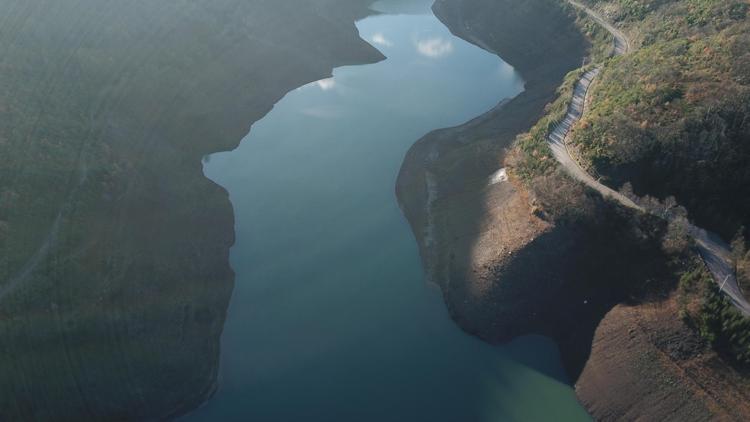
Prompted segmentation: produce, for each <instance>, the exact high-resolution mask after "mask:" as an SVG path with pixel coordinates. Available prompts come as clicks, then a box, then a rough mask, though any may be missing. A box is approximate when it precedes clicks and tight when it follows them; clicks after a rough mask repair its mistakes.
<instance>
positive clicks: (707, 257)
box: [547, 0, 750, 316]
mask: <svg viewBox="0 0 750 422" xmlns="http://www.w3.org/2000/svg"><path fill="white" fill-rule="evenodd" d="M568 2H569V3H570V4H571V5H573V6H574V7H577V8H579V9H581V10H583V11H585V12H586V14H588V15H589V16H590V17H591V18H592V19H593V20H595V21H596V22H597V23H599V24H600V25H601V26H602V27H604V28H605V29H606V30H607V31H609V32H610V33H611V34H612V36H613V37H614V47H613V52H612V54H613V55H614V56H620V55H623V54H626V53H627V52H629V51H630V50H631V44H630V40H628V38H627V36H625V34H624V33H622V31H620V30H619V29H617V28H615V27H614V26H612V25H611V24H610V23H609V22H607V20H606V19H604V18H603V17H602V16H601V15H599V14H598V13H597V12H595V11H593V10H591V9H590V8H588V7H586V6H585V5H583V4H581V3H579V2H577V1H575V0H568ZM600 71H601V67H595V68H593V69H591V70H588V71H586V72H585V73H584V74H583V76H581V79H579V80H578V82H577V83H576V86H575V88H574V90H573V100H572V101H571V103H570V104H569V105H568V111H567V113H566V114H565V118H564V119H563V120H562V121H561V122H560V123H558V125H557V126H556V127H555V128H554V129H553V130H552V133H550V135H549V136H548V137H547V143H548V144H549V147H550V149H551V150H552V154H553V155H554V157H555V159H556V160H557V161H558V162H559V163H560V165H562V166H563V168H564V169H565V170H566V171H567V172H568V174H570V175H571V176H572V177H573V178H575V179H576V180H579V181H580V182H583V183H584V184H586V185H587V186H589V187H590V188H592V189H594V190H596V191H598V192H599V193H601V194H602V195H603V196H605V197H608V198H612V199H614V200H616V201H617V202H619V203H620V204H622V205H624V206H626V207H628V208H632V209H636V210H639V211H642V212H646V210H645V209H644V208H643V207H641V206H640V205H638V204H636V203H635V202H634V201H633V200H631V199H630V198H628V197H626V196H625V195H622V194H621V193H619V192H617V191H615V190H613V189H611V188H609V187H607V186H605V185H603V184H601V183H599V181H597V180H596V179H594V178H593V177H592V176H591V175H590V174H588V172H586V170H585V169H584V168H583V167H581V165H580V164H579V163H578V161H576V159H575V158H573V156H572V154H571V153H570V151H569V149H568V144H567V138H568V135H569V134H570V129H571V128H572V127H573V125H574V124H575V123H576V122H577V121H578V120H580V118H581V116H583V113H584V112H585V106H586V97H587V95H588V91H589V87H590V86H591V83H592V82H593V81H594V79H596V77H597V76H598V75H599V72H600ZM688 232H689V233H690V236H691V237H692V238H693V240H694V241H695V247H696V249H697V251H698V254H699V255H700V257H701V258H702V259H703V262H705V264H706V267H707V268H708V270H709V271H710V272H711V275H712V276H713V278H714V281H716V283H717V284H718V285H719V288H720V289H721V291H723V292H724V293H725V294H726V295H727V296H728V297H729V300H730V301H731V302H732V304H734V306H735V307H736V308H737V309H738V310H739V311H740V312H742V313H743V314H744V315H745V316H750V303H749V302H748V301H747V299H745V297H744V295H743V294H742V292H741V291H740V288H739V285H738V284H737V277H736V276H735V271H734V264H733V263H732V259H731V250H730V247H729V245H728V244H727V243H726V242H725V241H724V240H722V239H721V237H719V236H718V235H717V234H715V233H712V232H709V231H707V230H704V229H701V228H699V227H696V226H694V225H692V224H690V225H689V227H688Z"/></svg>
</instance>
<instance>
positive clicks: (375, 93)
mask: <svg viewBox="0 0 750 422" xmlns="http://www.w3.org/2000/svg"><path fill="white" fill-rule="evenodd" d="M430 4H431V2H430V1H429V0H409V1H400V2H398V1H384V2H379V3H377V4H375V5H374V6H373V7H374V9H375V10H378V11H379V12H382V13H383V14H380V15H377V16H372V17H369V18H366V19H364V20H362V21H360V22H358V23H357V27H358V28H359V31H360V35H361V36H362V38H364V39H365V40H367V41H368V42H370V43H371V44H372V45H373V46H375V47H376V48H378V49H379V50H380V51H381V52H383V54H384V55H385V56H387V60H384V61H382V62H380V63H376V64H372V65H362V66H349V67H342V68H338V69H336V70H335V71H334V74H333V77H332V78H330V79H326V80H321V81H318V82H315V83H312V84H309V85H306V86H303V87H300V88H298V89H296V90H294V91H291V92H289V93H288V94H287V95H286V96H285V97H284V99H283V100H281V101H280V102H279V103H278V104H276V106H275V107H274V109H273V110H272V111H271V112H270V113H269V114H268V115H267V116H266V117H264V118H263V119H262V120H260V121H258V122H257V123H256V124H255V125H254V126H253V127H252V130H251V132H250V134H249V135H248V136H247V138H246V139H244V140H243V142H242V144H241V146H240V147H239V148H237V149H236V150H234V151H232V152H227V153H219V154H214V155H212V156H210V157H208V159H207V160H206V162H205V163H204V173H205V174H206V176H207V177H209V178H210V179H212V180H214V181H215V182H216V183H218V184H220V185H221V186H223V187H225V188H226V189H227V190H228V191H229V193H230V198H231V201H232V204H233V206H234V210H235V216H236V223H235V231H236V244H235V246H234V247H233V249H232V253H231V264H232V267H233V269H234V270H235V272H236V282H235V289H234V292H233V297H232V302H231V305H230V309H229V314H228V318H227V323H226V325H225V329H224V334H223V338H222V358H221V359H222V361H221V362H222V363H221V375H220V387H219V391H218V392H217V394H216V396H215V397H214V398H213V399H211V400H210V401H209V402H208V403H207V404H206V405H205V406H204V407H203V408H201V409H199V410H198V411H196V412H195V413H193V414H191V415H189V416H188V417H186V418H185V419H188V420H198V421H204V420H205V421H218V420H222V421H225V420H249V421H498V420H586V419H587V415H586V413H585V412H584V411H583V409H582V408H581V407H580V405H579V404H578V403H577V402H576V400H575V395H574V393H573V390H572V389H571V388H570V387H569V386H568V385H567V384H566V383H565V382H564V379H565V376H564V372H563V369H562V367H561V364H560V362H559V357H558V354H557V349H556V347H555V345H554V344H553V343H552V342H550V341H549V340H546V339H544V338H540V337H526V338H522V339H518V340H516V341H514V342H513V343H511V344H509V345H507V346H504V347H494V346H491V345H488V344H485V343H483V342H481V341H479V340H478V339H476V338H474V337H471V336H469V335H467V334H465V333H464V332H462V331H461V330H460V329H459V328H458V326H456V325H455V324H454V323H453V321H451V319H450V317H449V315H448V312H447V310H446V307H445V305H444V303H443V300H442V298H441V295H440V292H439V290H438V289H437V288H435V287H433V286H431V285H430V284H429V283H426V282H425V280H424V274H423V271H422V268H421V265H420V260H419V255H418V251H417V247H416V244H415V241H414V239H413V237H412V234H411V231H410V229H409V227H408V224H407V223H406V221H405V219H404V217H403V216H402V214H401V212H400V210H399V208H398V204H397V201H396V198H395V194H394V185H395V181H396V176H397V174H398V171H399V167H400V165H401V161H402V159H403V157H404V154H405V153H406V151H407V150H408V148H409V147H410V146H411V145H412V144H413V143H414V142H415V141H416V140H417V139H419V138H420V137H421V136H423V135H424V134H425V133H427V132H429V131H431V130H433V129H437V128H441V127H446V126H452V125H458V124H461V123H463V122H465V121H467V120H469V119H471V118H473V117H476V116H478V115H480V114H482V113H484V112H485V111H487V110H489V109H490V108H492V107H493V106H494V105H496V104H497V103H498V101H500V100H503V99H507V98H510V97H513V96H515V95H517V94H518V93H519V92H521V90H522V89H523V81H522V79H521V77H520V75H518V74H517V73H516V72H515V71H514V70H513V68H512V67H510V66H509V65H508V64H506V63H504V62H502V61H501V60H500V59H499V58H498V57H497V56H495V55H492V54H490V53H488V52H486V51H484V50H481V49H479V48H477V47H476V46H473V45H471V44H469V43H466V42H465V41H463V40H461V39H459V38H457V37H454V36H453V35H452V34H451V33H450V32H449V31H448V29H447V28H446V27H445V26H443V24H442V23H440V21H439V20H438V19H437V18H435V16H434V15H433V14H432V12H431V10H430Z"/></svg>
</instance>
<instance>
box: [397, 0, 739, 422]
mask: <svg viewBox="0 0 750 422" xmlns="http://www.w3.org/2000/svg"><path fill="white" fill-rule="evenodd" d="M477 3H478V2H476V1H468V0H459V1H455V2H447V1H438V2H437V3H436V5H435V7H434V9H435V11H436V14H437V15H438V16H439V17H440V18H441V19H442V20H443V21H444V22H445V23H446V24H447V25H448V27H449V28H451V29H452V30H453V31H454V32H455V33H456V34H457V35H459V36H461V37H462V38H464V39H467V40H469V41H471V42H474V43H475V44H477V45H479V46H481V47H483V48H485V49H487V50H489V51H493V52H496V53H498V54H499V55H500V56H501V57H503V59H504V60H506V61H507V62H508V63H510V64H511V65H512V66H514V67H515V68H516V69H517V70H518V71H519V72H520V73H521V75H522V76H523V77H524V78H525V80H526V91H525V92H524V93H522V94H521V95H519V96H518V97H516V98H515V99H513V100H511V101H508V102H506V103H504V104H501V105H499V106H498V107H497V108H496V109H495V110H492V111H490V112H489V113H487V114H485V115H483V116H480V117H478V118H477V119H475V120H473V121H471V122H468V123H466V124H465V125H462V126H459V127H455V128H449V129H444V130H438V131H435V132H433V133H430V134H428V135H427V136H425V137H424V138H423V139H421V140H419V141H418V142H417V143H416V144H415V145H414V146H413V148H412V149H411V150H410V151H409V153H408V154H407V156H406V158H405V160H404V164H403V167H402V169H401V173H400V175H399V179H398V182H397V187H396V192H397V195H398V198H399V202H400V204H401V207H402V210H403V212H404V214H405V215H406V217H407V219H408V220H409V222H410V224H411V227H412V230H413V232H414V235H415V238H416V240H417V242H418V245H419V249H420V253H421V257H422V261H423V265H424V267H425V270H426V274H427V276H428V278H429V281H431V282H434V283H436V284H437V285H438V286H439V287H440V288H441V289H442V291H443V295H444V299H445V302H446V304H447V306H448V308H449V310H450V313H451V316H452V317H453V319H454V320H455V321H456V322H457V323H458V324H459V325H460V326H461V327H462V328H463V329H464V330H465V331H467V332H469V333H471V334H474V335H476V336H478V337H480V338H482V339H484V340H486V341H488V342H491V343H496V344H498V343H504V342H507V341H510V340H511V339H513V338H515V337H517V336H520V335H524V334H530V333H534V334H542V335H546V336H548V337H551V338H552V339H553V340H555V341H556V342H557V344H558V346H559V349H560V352H561V357H562V360H563V364H564V366H565V368H566V370H567V373H568V375H569V378H570V382H571V384H573V385H574V386H575V389H576V393H577V396H578V399H579V401H580V402H581V403H582V404H583V405H584V406H585V408H586V409H587V410H588V411H589V412H590V414H591V415H592V417H594V418H595V419H597V420H708V419H715V418H718V419H720V420H743V419H747V416H748V415H750V409H749V408H748V406H747V402H748V401H747V397H748V395H749V393H750V390H748V383H747V382H746V381H745V379H744V378H743V371H742V370H741V369H738V368H737V367H735V366H734V365H733V364H732V363H731V362H730V361H729V360H727V359H724V358H723V357H721V356H719V355H717V354H716V353H715V352H713V351H712V350H711V349H710V347H708V345H707V344H706V343H705V342H704V340H703V339H702V338H701V337H700V336H699V335H698V334H697V333H696V330H695V329H694V327H693V326H691V325H690V323H689V322H686V320H684V319H682V318H681V317H680V316H679V314H680V313H679V312H678V309H677V305H676V298H675V296H676V293H675V292H676V286H677V281H676V277H675V275H674V271H673V269H671V267H670V264H669V257H667V256H666V254H665V252H663V250H662V248H661V244H660V242H659V241H658V240H655V239H660V238H661V235H662V234H663V233H664V231H665V230H666V227H665V224H664V223H663V222H661V221H659V220H657V219H656V218H653V217H649V216H646V215H638V214H635V213H634V212H633V211H629V210H625V209H623V208H621V207H620V206H618V205H617V204H615V203H611V202H609V201H607V200H605V199H603V198H602V197H600V196H599V195H598V194H595V193H592V192H589V191H587V190H586V189H585V188H584V187H582V186H580V185H578V184H577V183H575V182H573V181H571V180H570V179H569V178H567V177H566V176H565V175H564V174H561V173H555V174H553V175H552V176H548V180H542V181H541V183H540V186H535V189H534V192H535V193H534V194H532V193H531V192H530V191H529V190H528V189H527V188H526V187H525V185H524V183H522V182H521V181H520V180H516V179H515V178H514V175H513V173H512V172H509V174H510V178H509V180H507V181H501V182H498V183H491V182H490V179H491V178H492V175H493V174H495V173H496V172H497V171H498V170H500V169H501V168H505V167H506V166H508V167H512V165H513V162H514V157H513V155H512V154H511V153H510V152H509V148H510V146H511V145H512V143H513V140H514V139H515V137H516V135H518V134H519V133H522V132H525V131H527V130H528V129H529V128H530V127H531V126H532V125H533V124H534V123H536V121H537V120H538V119H539V117H540V116H541V115H542V114H543V113H544V111H545V106H546V105H547V104H548V103H550V102H551V101H552V100H554V99H555V89H556V88H557V87H558V86H559V85H560V84H561V82H562V80H563V78H564V76H565V74H566V73H567V72H569V71H571V70H573V69H575V68H576V67H578V66H580V63H581V57H582V56H584V55H587V54H590V53H592V47H591V46H590V44H589V43H588V42H587V41H586V39H585V38H584V37H583V36H582V35H581V34H580V32H579V31H578V30H577V29H576V26H575V25H574V19H575V17H574V16H573V12H572V11H571V9H570V8H567V7H565V6H562V3H561V2H558V1H556V0H532V1H524V2H518V1H513V0H502V1H490V0H487V1H482V2H479V3H481V4H479V5H478V4H477ZM544 46H554V47H547V48H545V47H544ZM540 195H543V196H545V197H546V198H545V199H549V198H554V199H555V200H556V201H558V202H565V201H569V202H574V203H573V204H572V205H573V206H569V207H567V208H569V209H576V210H578V212H577V213H574V214H570V213H568V214H565V215H562V216H556V217H555V218H553V217H551V216H550V215H549V213H548V210H544V211H543V210H542V209H541V208H540V207H538V206H537V204H538V203H539V202H549V201H546V200H545V201H540V198H539V196H540ZM568 205H571V204H568Z"/></svg>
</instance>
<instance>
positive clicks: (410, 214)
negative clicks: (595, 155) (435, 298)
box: [396, 0, 590, 287]
mask: <svg viewBox="0 0 750 422" xmlns="http://www.w3.org/2000/svg"><path fill="white" fill-rule="evenodd" d="M543 3H544V1H541V2H540V1H537V2H535V6H534V7H537V9H534V10H524V11H518V7H517V4H515V3H514V2H512V1H507V0H506V1H505V2H499V3H493V6H494V8H493V7H490V6H489V5H480V6H475V9H479V10H482V11H483V10H484V9H489V11H490V13H488V15H490V16H491V15H492V13H498V14H499V13H503V12H505V11H507V10H512V11H514V12H517V13H519V15H518V16H514V17H509V16H508V15H507V14H506V15H504V17H503V18H498V19H497V22H494V21H493V22H482V21H481V20H476V18H479V19H482V17H481V16H478V17H471V16H467V14H466V13H465V11H464V10H463V8H464V7H465V2H462V1H460V0H459V1H454V2H448V1H445V0H437V1H436V2H435V4H434V6H433V11H434V13H435V16H437V17H438V19H440V20H441V22H443V24H444V25H446V26H447V27H448V28H449V30H450V31H451V32H452V33H453V34H454V35H456V36H457V37H460V38H462V39H464V40H466V41H467V42H470V43H472V44H475V45H477V46H478V47H480V48H482V49H484V50H486V51H489V52H491V53H493V54H496V55H498V56H500V57H501V59H502V60H504V61H506V62H507V63H509V64H510V65H511V66H513V68H514V69H516V71H518V72H519V73H520V75H521V77H522V78H523V80H524V82H525V84H524V91H522V92H521V93H520V94H518V95H517V96H515V97H513V98H509V99H504V100H502V101H500V102H499V103H498V105H497V106H495V107H494V108H493V109H491V110H489V111H488V112H486V113H484V114H482V115H480V116H477V117H475V118H473V119H471V120H469V121H468V122H466V123H464V124H462V125H459V126H454V127H450V128H444V129H438V130H435V131H432V132H430V133H428V134H427V135H425V136H424V137H422V138H421V139H419V140H418V141H417V142H416V143H415V144H414V145H413V146H412V148H411V149H410V150H409V152H408V153H407V154H406V156H405V158H404V161H403V164H402V167H401V169H400V172H399V176H398V180H397V183H396V196H397V198H398V201H399V205H400V207H401V209H402V211H403V213H404V215H405V216H406V218H407V220H408V221H409V223H410V226H411V228H412V232H413V234H414V236H415V237H416V240H417V244H418V245H419V250H420V255H421V256H422V260H423V266H424V268H425V272H426V274H427V275H428V278H429V279H430V281H432V282H435V283H436V284H438V285H439V286H442V287H445V285H446V284H447V282H446V278H447V274H446V273H445V271H446V268H445V265H444V262H441V261H445V260H446V257H447V256H448V255H450V253H447V254H446V253H444V252H443V251H439V250H436V249H439V247H433V246H434V241H435V240H436V239H434V237H433V236H434V234H435V230H436V227H435V225H436V223H435V222H434V221H433V217H432V215H431V212H430V210H431V208H432V207H431V206H430V207H428V206H425V205H426V204H432V203H434V202H435V200H436V199H437V198H436V197H437V196H440V197H449V196H455V195H461V194H463V193H464V192H462V191H463V190H464V186H456V185H455V183H456V182H455V181H456V180H464V181H466V180H468V181H471V182H472V183H473V182H475V181H479V180H484V179H486V178H488V177H489V176H490V175H491V174H493V173H495V172H496V171H497V170H499V169H500V168H502V167H504V166H503V165H502V162H503V161H504V159H505V156H506V152H507V151H506V149H507V148H509V147H510V146H511V145H512V143H513V141H514V140H515V137H516V136H517V135H519V134H521V133H524V132H526V131H527V130H528V129H529V128H531V127H532V126H533V125H534V124H535V123H536V122H537V121H538V120H539V119H540V118H541V117H542V116H543V115H544V111H545V110H544V107H545V105H546V104H548V103H550V102H551V101H552V100H553V99H554V97H555V92H556V90H557V88H558V86H559V85H560V84H561V83H562V81H563V78H564V77H565V75H566V74H567V73H568V72H569V71H571V70H573V69H575V68H576V67H577V66H578V63H579V59H578V58H572V57H571V56H572V55H571V54H568V53H567V52H565V53H562V54H561V53H560V51H559V50H563V51H564V50H566V49H556V48H551V47H549V46H554V45H555V44H554V42H553V41H557V39H554V38H553V37H552V36H551V35H552V34H550V33H549V32H546V33H544V34H543V35H542V36H540V37H539V38H541V40H544V41H546V45H548V47H547V48H544V47H542V48H539V47H538V45H539V42H540V40H539V39H534V40H533V41H525V40H523V39H524V38H526V37H525V36H528V35H530V34H535V33H538V31H537V29H538V28H539V26H540V25H544V23H542V22H540V20H543V19H542V18H544V17H546V18H547V20H549V19H554V20H555V21H553V22H552V24H554V26H553V27H554V28H560V27H561V26H562V28H563V29H565V30H567V31H569V33H568V34H567V35H566V36H563V37H561V38H563V39H566V41H567V43H566V45H567V46H569V47H572V48H571V50H572V51H578V52H579V53H581V55H582V56H583V55H584V54H586V53H585V52H586V50H588V48H590V46H589V43H588V41H587V40H585V38H583V36H582V35H580V33H579V32H578V30H577V29H576V28H575V27H574V26H573V25H572V19H570V20H568V21H567V22H566V21H565V20H561V19H559V18H561V17H563V16H565V17H568V18H569V16H568V15H567V14H566V13H565V12H564V11H563V10H562V9H561V8H559V7H558V9H559V10H557V11H554V12H557V13H554V12H553V13H549V9H548V11H547V12H542V11H541V10H540V8H541V7H542V6H545V5H544V4H543ZM488 4H489V3H488ZM550 4H558V3H548V4H547V6H549V5H550ZM558 6H559V4H558ZM532 9H533V7H532ZM473 12H474V13H476V10H474V11H473ZM540 15H541V16H540ZM550 15H551V16H550ZM496 17H497V16H496ZM472 19H474V21H472V22H471V23H469V21H470V20H472ZM546 23H550V22H546ZM483 24H484V25H488V26H490V29H489V30H486V31H483V30H482V29H481V27H482V25H483ZM506 24H507V25H506ZM561 24H562V25H561ZM467 28H471V29H467ZM519 29H520V30H521V31H520V32H519V31H518V30H519ZM475 31H476V32H475ZM552 32H553V33H554V31H552ZM545 36H546V38H545ZM524 41H525V42H527V43H528V44H530V46H529V48H531V46H532V45H533V46H536V47H537V48H536V51H535V53H533V54H529V53H528V51H524V50H525V48H524V47H519V44H522V43H523V42H524ZM493 42H494V43H495V44H494V45H492V43H493ZM550 49H552V50H556V51H557V53H556V54H553V55H552V56H550V55H549V54H548V53H549V50H550ZM542 57H544V60H542ZM472 148H479V149H482V150H483V151H484V152H485V153H486V154H485V156H484V157H481V158H480V159H479V160H481V162H479V163H476V162H474V163H471V164H470V165H471V167H468V166H469V165H466V166H464V167H465V168H464V169H459V171H457V172H455V173H454V174H452V175H451V176H450V178H452V179H453V181H450V180H445V179H443V181H442V183H441V181H440V180H439V177H438V176H437V175H436V174H434V173H433V172H432V171H431V169H430V168H431V167H439V166H440V164H441V163H440V159H441V158H442V157H445V156H448V155H453V156H454V157H453V158H451V159H452V160H454V161H463V160H475V159H476V157H471V156H470V155H472V154H474V152H473V151H469V152H467V153H466V154H465V155H467V156H469V157H467V158H464V157H463V156H461V155H462V154H464V151H462V150H469V149H472ZM455 156H458V159H457V160H456V158H455ZM462 164H464V163H460V164H458V165H459V166H461V165H462ZM476 164H478V165H476ZM456 173H458V174H456ZM428 187H432V188H434V189H430V188H428ZM482 187H483V186H482V185H480V184H478V185H477V186H472V189H480V190H481V188H482ZM475 193H477V194H478V192H475ZM475 205H476V207H479V208H481V206H482V205H481V204H479V203H477V204H475ZM470 213H472V212H470ZM472 214H474V213H472ZM469 231H471V230H469ZM428 233H429V234H430V235H429V236H428V235H427V234H428ZM428 237H429V238H428ZM441 255H442V256H441ZM441 273H442V274H441Z"/></svg>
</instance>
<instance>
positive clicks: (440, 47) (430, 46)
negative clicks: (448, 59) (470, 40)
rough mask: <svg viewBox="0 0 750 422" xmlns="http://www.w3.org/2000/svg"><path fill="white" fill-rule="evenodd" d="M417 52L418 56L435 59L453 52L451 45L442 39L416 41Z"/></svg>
mask: <svg viewBox="0 0 750 422" xmlns="http://www.w3.org/2000/svg"><path fill="white" fill-rule="evenodd" d="M417 51H418V52H419V54H421V55H423V56H425V57H429V58H432V59H437V58H440V57H443V56H446V55H448V54H450V53H452V52H453V43H452V42H451V41H449V40H445V39H443V38H442V37H434V38H428V39H424V40H418V41H417Z"/></svg>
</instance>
